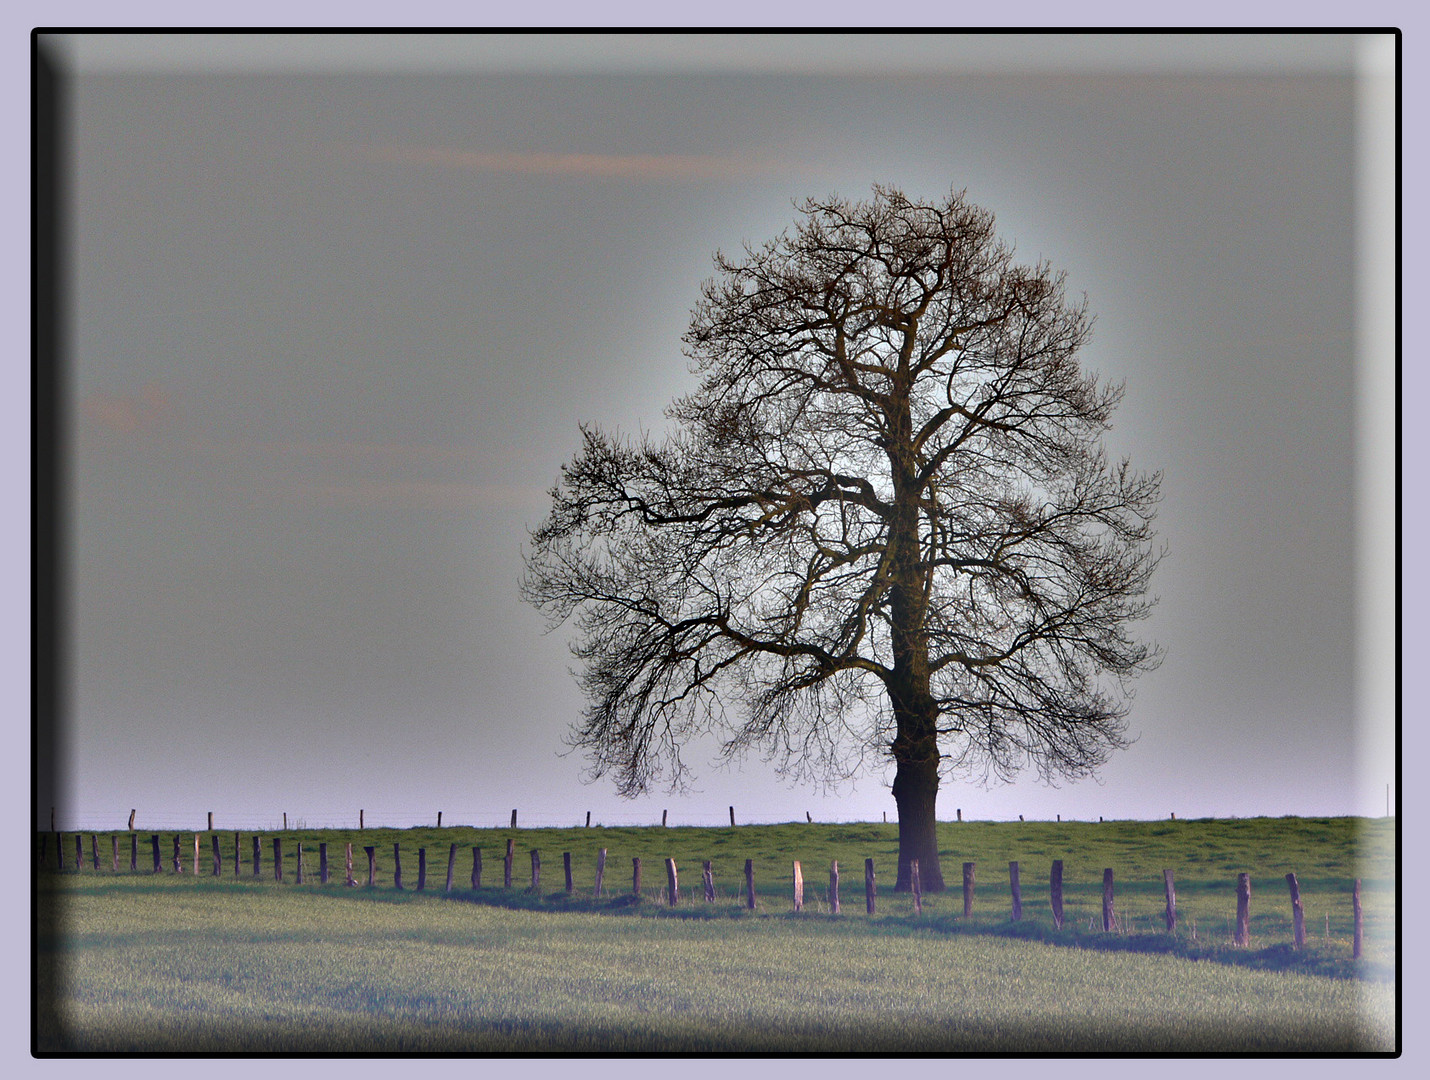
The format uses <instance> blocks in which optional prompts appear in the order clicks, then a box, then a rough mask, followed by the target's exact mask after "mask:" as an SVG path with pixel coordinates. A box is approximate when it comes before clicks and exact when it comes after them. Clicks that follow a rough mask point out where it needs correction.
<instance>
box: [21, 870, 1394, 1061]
mask: <svg viewBox="0 0 1430 1080" xmlns="http://www.w3.org/2000/svg"><path fill="white" fill-rule="evenodd" d="M39 900H40V908H39V911H40V916H41V923H40V939H39V942H38V944H39V952H38V986H37V991H38V993H37V1021H36V1028H37V1033H36V1034H37V1048H38V1049H40V1050H41V1051H138V1052H146V1053H152V1052H160V1053H162V1052H178V1053H192V1052H197V1051H205V1050H219V1051H270V1052H273V1051H276V1052H302V1051H363V1052H380V1051H399V1052H413V1051H417V1052H420V1051H478V1052H481V1051H511V1050H515V1051H536V1052H542V1051H602V1052H611V1053H637V1052H658V1053H670V1052H719V1051H740V1050H749V1051H759V1052H780V1051H791V1052H815V1051H819V1052H843V1053H858V1052H878V1053H888V1052H898V1051H925V1052H927V1051H971V1050H980V1051H1031V1052H1079V1051H1081V1052H1106V1051H1110V1050H1133V1051H1141V1052H1156V1051H1163V1050H1179V1051H1196V1052H1219V1051H1223V1052H1236V1053H1245V1052H1263V1051H1272V1052H1297V1051H1389V1050H1391V1049H1393V1027H1394V990H1393V988H1392V987H1391V986H1389V985H1385V984H1378V983H1368V982H1364V981H1356V980H1349V979H1330V978H1324V977H1318V976H1312V975H1303V974H1299V973H1294V972H1286V971H1277V972H1266V971H1256V970H1248V969H1245V968H1241V967H1236V966H1231V965H1224V964H1211V963H1198V962H1194V961H1190V960H1187V959H1184V958H1181V957H1176V956H1167V955H1149V954H1144V953H1138V952H1131V951H1119V952H1104V951H1093V950H1085V949H1071V948H1053V947H1050V946H1049V945H1047V944H1044V943H1042V942H1039V941H1025V940H1018V939H1011V938H1005V937H998V936H994V935H992V934H970V933H959V932H951V931H950V930H949V929H948V928H947V927H944V928H940V926H939V925H938V924H937V921H936V920H932V919H930V920H926V921H922V922H919V921H915V920H913V919H911V918H908V917H905V916H897V917H888V918H879V919H874V920H870V919H867V918H865V917H862V916H861V917H847V916H846V917H840V918H832V917H828V916H820V915H817V914H813V913H809V912H806V913H805V914H804V915H801V916H791V915H767V916H757V917H753V918H750V917H741V916H737V915H730V916H729V917H713V918H711V917H701V918H697V917H685V918H679V917H677V918H670V917H668V916H661V915H652V916H651V917H626V916H621V915H614V914H609V913H608V914H601V913H596V912H587V911H572V910H567V911H553V910H520V909H515V908H510V907H501V906H496V905H492V904H476V903H472V902H464V901H463V900H462V899H461V898H459V897H457V895H456V894H454V895H453V897H443V896H441V895H414V894H413V893H412V892H410V891H408V892H404V893H396V892H393V891H390V890H371V891H369V890H366V889H358V890H343V889H341V887H339V888H337V889H331V888H330V889H328V890H321V889H307V888H304V889H297V888H293V887H284V886H277V885H273V884H268V883H251V882H249V883H244V882H240V883H233V882H215V881H213V880H211V879H210V880H207V881H197V882H196V881H193V880H192V879H190V880H188V881H183V880H178V879H174V878H167V877H166V878H142V877H132V876H131V877H123V876H119V877H115V876H110V877H108V878H104V877H102V876H100V875H93V876H91V877H90V878H89V879H87V880H86V879H83V878H80V877H78V876H74V875H72V876H56V875H44V876H42V878H41V881H40V895H39ZM638 907H643V908H645V909H646V910H650V909H652V908H654V905H630V904H628V905H626V910H635V909H636V908H638Z"/></svg>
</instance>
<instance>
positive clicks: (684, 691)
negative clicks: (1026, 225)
mask: <svg viewBox="0 0 1430 1080" xmlns="http://www.w3.org/2000/svg"><path fill="white" fill-rule="evenodd" d="M798 209H799V214H800V217H799V220H798V222H797V224H796V225H795V227H794V229H793V231H788V232H786V233H784V234H782V235H781V236H779V237H777V238H776V239H774V240H772V241H771V242H769V243H767V244H764V245H763V246H759V247H752V246H749V245H746V247H745V250H744V253H743V257H742V258H738V259H732V258H727V257H725V256H724V255H723V254H717V255H716V256H715V265H716V269H717V271H718V273H717V276H716V277H715V278H714V279H712V280H710V281H708V282H706V283H705V284H704V286H703V287H702V293H703V298H702V299H701V301H700V302H699V304H698V305H697V306H696V308H695V311H694V314H693V317H692V320H691V324H690V329H689V331H688V332H687V333H686V335H685V338H684V341H685V345H686V353H687V355H688V356H689V357H690V358H691V359H692V360H693V361H694V363H695V365H696V370H697V371H698V373H699V375H700V376H701V382H700V385H699V388H698V389H696V390H695V391H694V392H693V393H692V394H690V395H689V396H687V397H684V398H681V399H680V400H678V401H676V402H675V403H674V404H673V405H671V406H670V407H669V409H668V410H667V415H668V417H669V418H670V420H671V421H673V424H672V429H673V433H672V434H670V435H668V436H667V437H665V438H664V439H662V440H659V441H655V440H652V439H650V438H648V437H647V438H644V439H642V440H639V441H629V440H625V439H621V438H618V437H613V436H610V435H607V434H604V433H602V432H601V431H599V430H596V429H594V428H585V429H583V435H584V448H583V449H582V451H581V452H580V454H579V455H578V456H577V457H576V458H575V459H574V460H573V461H572V462H570V463H569V464H568V465H566V466H564V467H563V469H562V474H561V481H560V483H559V484H558V486H557V487H556V488H554V489H553V490H552V493H551V495H552V500H553V505H552V509H551V514H550V517H549V518H548V519H547V520H546V521H545V522H544V523H543V524H542V525H541V526H540V527H538V528H537V529H536V530H535V531H534V532H533V533H532V536H531V543H530V546H529V549H528V553H527V572H526V577H525V579H524V581H523V593H524V595H525V596H526V598H527V599H528V600H529V601H531V602H532V603H534V604H535V605H537V606H538V607H539V608H540V609H541V610H542V611H543V612H544V613H545V614H546V615H547V617H548V618H549V619H550V620H551V622H552V623H553V625H554V624H559V623H561V622H563V621H565V620H567V619H572V618H574V620H575V625H576V627H577V628H578V631H579V632H578V635H577V640H576V642H575V644H574V645H573V652H574V653H575V655H576V657H577V658H578V660H579V662H580V665H581V673H580V679H581V684H582V687H583V690H584V691H585V694H586V696H587V698H588V701H589V706H588V708H587V709H586V711H585V714H584V716H583V719H582V720H581V722H580V723H579V724H578V725H577V726H576V727H575V728H574V729H573V733H572V737H571V741H572V743H573V744H574V745H576V746H578V747H581V748H583V749H584V750H585V751H587V752H588V754H589V759H590V761H591V765H592V772H593V774H594V775H596V776H602V775H610V776H612V777H613V778H614V780H615V782H616V785H617V787H618V789H619V791H620V792H621V793H622V794H624V795H636V794H639V793H641V792H644V791H645V790H647V789H648V787H649V786H650V785H652V784H653V783H668V784H670V785H672V786H679V785H681V784H682V783H683V782H684V780H685V779H687V778H688V775H689V774H688V771H687V766H686V765H685V764H684V763H683V761H682V759H681V748H682V746H683V745H686V744H688V743H690V742H691V741H693V740H698V739H700V738H701V737H704V736H714V737H716V738H718V739H719V740H720V741H721V743H722V750H723V753H725V754H726V755H739V754H742V753H744V752H745V751H747V750H749V749H758V750H761V751H763V752H765V753H766V754H768V755H770V756H772V757H773V758H775V759H776V760H777V761H778V762H779V764H780V765H781V767H782V768H783V769H784V770H786V772H787V774H789V775H791V776H793V777H795V778H797V779H804V778H819V779H823V780H831V779H834V780H839V779H845V778H848V777H850V776H853V775H854V774H855V773H856V772H857V771H858V770H859V768H860V767H861V765H866V764H868V763H870V762H871V761H874V762H878V761H883V762H887V761H888V760H890V759H892V762H893V766H894V780H893V795H894V799H895V801H896V803H897V805H898V816H899V872H898V882H897V885H896V887H897V888H900V889H906V888H908V886H909V864H910V860H912V859H918V860H919V863H920V871H921V875H920V876H921V880H922V885H923V887H924V888H925V889H929V890H937V889H941V888H943V877H942V874H941V871H940V868H939V861H938V843H937V838H936V834H935V798H936V795H937V793H938V789H939V782H940V773H941V771H944V772H961V773H973V774H981V776H982V778H983V779H984V780H985V781H986V780H989V779H992V778H994V777H996V778H998V779H1003V780H1008V779H1011V778H1012V777H1013V776H1014V775H1015V774H1016V773H1018V772H1019V771H1020V770H1021V769H1022V768H1024V767H1028V766H1030V767H1032V768H1034V769H1036V770H1037V772H1038V773H1039V774H1040V776H1041V777H1042V778H1043V779H1044V780H1046V781H1050V782H1051V781H1053V780H1056V779H1058V778H1077V777H1082V776H1085V775H1088V774H1090V773H1092V772H1093V771H1094V770H1095V769H1096V768H1097V766H1099V765H1101V764H1103V763H1104V762H1105V761H1106V760H1107V758H1108V756H1109V755H1110V753H1111V751H1113V750H1114V749H1118V748H1121V747H1124V746H1126V745H1127V739H1126V737H1125V732H1126V723H1125V718H1126V713H1127V703H1128V701H1129V700H1130V697H1131V687H1130V685H1129V679H1130V678H1131V677H1133V676H1134V675H1136V674H1138V673H1139V672H1141V671H1144V670H1147V669H1149V668H1150V667H1152V666H1154V665H1155V663H1156V661H1157V659H1158V655H1157V651H1156V649H1155V648H1152V647H1149V646H1148V645H1146V644H1142V643H1139V642H1138V641H1136V640H1134V638H1133V637H1132V636H1131V635H1130V632H1129V631H1130V624H1131V623H1133V622H1135V621H1136V620H1138V619H1140V618H1142V617H1144V616H1145V615H1146V614H1147V613H1148V609H1149V607H1150V604H1151V603H1152V600H1151V599H1150V598H1149V596H1148V593H1147V588H1148V583H1149V578H1150V576H1151V574H1152V571H1153V569H1154V567H1155V565H1156V563H1157V561H1158V558H1159V557H1160V553H1159V552H1158V551H1156V550H1154V548H1153V533H1152V528H1151V525H1152V519H1153V512H1154V509H1155V504H1156V502H1157V500H1158V493H1159V484H1160V476H1158V475H1156V474H1153V475H1142V474H1138V473H1135V472H1133V471H1132V470H1131V468H1130V467H1129V465H1128V463H1127V462H1126V461H1123V462H1121V463H1119V464H1113V463H1112V462H1110V461H1109V459H1108V457H1107V455H1106V453H1105V451H1104V449H1103V446H1102V437H1103V435H1104V433H1105V432H1106V430H1107V429H1108V427H1109V416H1110V414H1111V412H1112V410H1113V408H1114V406H1115V405H1116V404H1117V402H1118V401H1119V400H1120V398H1121V394H1122V391H1121V387H1120V386H1116V385H1108V384H1105V383H1103V382H1101V381H1099V380H1098V379H1096V378H1095V377H1093V376H1091V375H1089V374H1087V373H1085V372H1083V371H1082V370H1081V368H1080V367H1079V364H1078V360H1077V355H1078V351H1079V350H1080V349H1081V348H1082V347H1083V346H1084V345H1085V344H1086V342H1087V341H1088V337H1089V331H1090V328H1091V322H1092V320H1091V318H1090V317H1089V315H1088V312H1087V307H1086V303H1085V302H1082V303H1072V302H1070V301H1069V300H1068V298H1067V297H1066V296H1065V290H1064V281H1063V275H1062V274H1060V273H1055V272H1054V271H1053V270H1052V269H1051V268H1050V267H1049V266H1047V265H1046V264H1041V263H1040V264H1038V265H1034V266H1024V265H1019V264H1018V263H1016V262H1015V260H1014V254H1013V251H1012V249H1011V248H1010V247H1008V246H1007V245H1006V244H1004V243H1002V242H1001V241H999V240H998V238H997V237H996V235H995V233H994V228H993V216H992V215H991V214H990V213H988V212H986V211H984V210H981V209H979V208H978V207H976V206H973V205H971V204H969V203H968V202H967V201H966V200H965V198H964V197H963V195H962V193H954V194H953V195H951V196H950V197H949V198H948V199H946V200H939V201H935V202H917V201H913V200H910V199H908V198H906V197H905V196H904V195H903V194H901V193H900V192H899V191H897V190H894V189H892V188H887V187H876V188H875V189H874V195H873V198H872V200H870V201H868V202H849V201H845V200H842V199H838V198H831V199H828V200H807V201H805V202H804V203H802V204H801V205H800V206H799V207H798Z"/></svg>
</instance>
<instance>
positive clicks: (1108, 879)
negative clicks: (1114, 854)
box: [1102, 866, 1117, 933]
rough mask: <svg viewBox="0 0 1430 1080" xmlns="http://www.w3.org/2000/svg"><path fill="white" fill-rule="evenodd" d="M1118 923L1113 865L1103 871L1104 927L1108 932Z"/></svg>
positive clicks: (1104, 930)
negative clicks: (1113, 889) (1113, 898)
mask: <svg viewBox="0 0 1430 1080" xmlns="http://www.w3.org/2000/svg"><path fill="white" fill-rule="evenodd" d="M1116 925H1117V913H1116V912H1115V911H1114V910H1113V907H1112V867H1110V866H1109V867H1107V868H1106V869H1105V870H1103V872H1102V929H1103V932H1104V933H1106V932H1108V931H1110V930H1112V929H1113V928H1114V927H1115V926H1116Z"/></svg>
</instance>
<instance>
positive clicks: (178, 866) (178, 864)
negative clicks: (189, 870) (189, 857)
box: [174, 833, 184, 874]
mask: <svg viewBox="0 0 1430 1080" xmlns="http://www.w3.org/2000/svg"><path fill="white" fill-rule="evenodd" d="M182 843H183V841H181V840H180V839H179V835H178V833H175V834H174V873H176V874H182V873H183V872H184V864H183V862H182V861H181V859H180V857H179V848H180V846H181V845H182Z"/></svg>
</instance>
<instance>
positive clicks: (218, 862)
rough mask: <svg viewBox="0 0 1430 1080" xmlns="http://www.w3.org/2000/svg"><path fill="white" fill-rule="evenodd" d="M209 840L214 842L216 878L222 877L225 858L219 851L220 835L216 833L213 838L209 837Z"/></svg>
mask: <svg viewBox="0 0 1430 1080" xmlns="http://www.w3.org/2000/svg"><path fill="white" fill-rule="evenodd" d="M209 839H210V840H211V841H213V849H214V877H222V876H223V856H222V855H221V854H219V850H218V833H214V834H213V835H212V836H210V837H209Z"/></svg>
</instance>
